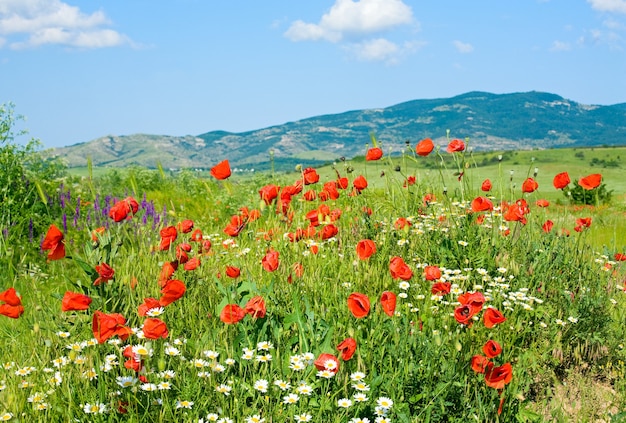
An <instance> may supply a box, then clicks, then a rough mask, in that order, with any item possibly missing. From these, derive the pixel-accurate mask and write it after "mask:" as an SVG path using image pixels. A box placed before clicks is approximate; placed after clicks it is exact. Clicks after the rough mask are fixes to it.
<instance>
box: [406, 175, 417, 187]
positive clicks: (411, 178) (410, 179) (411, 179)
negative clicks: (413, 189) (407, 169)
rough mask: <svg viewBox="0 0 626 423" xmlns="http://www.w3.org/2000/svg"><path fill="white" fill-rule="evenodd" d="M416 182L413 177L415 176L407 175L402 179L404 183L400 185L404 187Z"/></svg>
mask: <svg viewBox="0 0 626 423" xmlns="http://www.w3.org/2000/svg"><path fill="white" fill-rule="evenodd" d="M416 182H417V180H416V179H415V176H407V177H406V180H405V181H404V184H402V186H403V187H404V188H406V187H409V186H411V185H415V183H416Z"/></svg>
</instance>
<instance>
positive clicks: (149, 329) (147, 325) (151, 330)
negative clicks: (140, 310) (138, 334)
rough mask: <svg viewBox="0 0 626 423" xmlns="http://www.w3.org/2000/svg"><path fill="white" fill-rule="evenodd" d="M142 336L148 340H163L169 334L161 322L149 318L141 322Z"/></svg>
mask: <svg viewBox="0 0 626 423" xmlns="http://www.w3.org/2000/svg"><path fill="white" fill-rule="evenodd" d="M143 334H144V336H145V337H146V338H148V339H159V338H164V339H165V338H167V335H168V334H169V332H168V330H167V325H166V324H165V322H164V321H163V320H161V319H157V318H154V317H151V318H149V319H146V320H145V321H144V322H143Z"/></svg>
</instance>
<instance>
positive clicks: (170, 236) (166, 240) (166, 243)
mask: <svg viewBox="0 0 626 423" xmlns="http://www.w3.org/2000/svg"><path fill="white" fill-rule="evenodd" d="M159 235H161V243H160V244H159V250H161V251H165V250H169V249H170V245H172V242H174V241H175V240H176V237H177V236H178V231H176V228H175V227H174V226H166V227H165V228H163V229H161V230H160V231H159Z"/></svg>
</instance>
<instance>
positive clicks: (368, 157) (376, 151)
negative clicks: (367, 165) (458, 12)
mask: <svg viewBox="0 0 626 423" xmlns="http://www.w3.org/2000/svg"><path fill="white" fill-rule="evenodd" d="M382 156H383V150H382V149H380V148H378V147H374V148H370V149H369V150H367V154H365V161H368V162H370V161H375V160H380V158H381V157H382Z"/></svg>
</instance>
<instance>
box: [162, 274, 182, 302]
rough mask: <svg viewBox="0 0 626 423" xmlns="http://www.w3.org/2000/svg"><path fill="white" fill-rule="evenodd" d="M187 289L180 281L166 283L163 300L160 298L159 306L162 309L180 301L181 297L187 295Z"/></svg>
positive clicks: (171, 280) (174, 280) (173, 280)
mask: <svg viewBox="0 0 626 423" xmlns="http://www.w3.org/2000/svg"><path fill="white" fill-rule="evenodd" d="M186 289H187V287H186V286H185V284H184V283H183V282H182V281H179V280H178V279H170V280H168V281H167V282H165V285H163V288H162V289H161V298H159V304H161V306H162V307H166V306H168V305H169V304H171V303H173V302H174V301H176V300H178V299H179V298H180V297H182V296H183V295H185V291H186Z"/></svg>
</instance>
